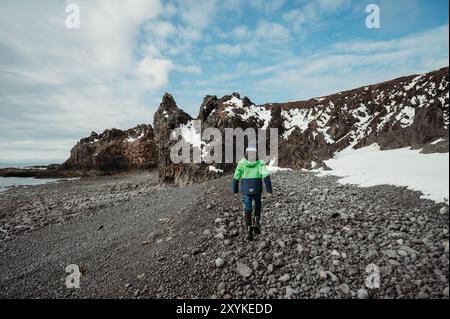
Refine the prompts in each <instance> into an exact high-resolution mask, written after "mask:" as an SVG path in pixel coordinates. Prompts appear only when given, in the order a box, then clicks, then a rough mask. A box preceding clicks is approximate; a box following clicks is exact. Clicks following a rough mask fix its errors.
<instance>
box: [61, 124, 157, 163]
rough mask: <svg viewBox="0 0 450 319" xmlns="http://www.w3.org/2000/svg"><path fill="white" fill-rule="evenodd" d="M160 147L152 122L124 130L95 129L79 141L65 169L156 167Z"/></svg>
mask: <svg viewBox="0 0 450 319" xmlns="http://www.w3.org/2000/svg"><path fill="white" fill-rule="evenodd" d="M156 158H157V149H156V145H155V140H154V134H153V129H152V127H151V126H150V125H146V124H143V125H139V126H137V127H135V128H133V129H129V130H127V131H122V130H118V129H114V128H113V129H108V130H106V131H104V132H103V133H102V134H97V133H95V132H92V134H91V136H89V137H87V138H83V139H81V140H80V141H79V142H78V143H77V145H75V146H74V147H73V148H72V150H71V152H70V158H69V159H68V160H67V161H66V162H65V163H64V164H63V165H62V167H61V169H63V170H74V169H82V170H99V171H117V170H132V169H146V168H153V167H156V165H157V161H156Z"/></svg>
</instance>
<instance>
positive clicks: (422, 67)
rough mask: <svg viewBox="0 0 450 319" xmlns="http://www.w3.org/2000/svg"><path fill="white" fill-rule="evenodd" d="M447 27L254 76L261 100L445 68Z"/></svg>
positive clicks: (358, 44)
mask: <svg viewBox="0 0 450 319" xmlns="http://www.w3.org/2000/svg"><path fill="white" fill-rule="evenodd" d="M448 32H449V29H448V25H445V26H441V27H437V28H434V29H431V30H428V31H427V32H423V33H417V34H413V35H410V36H405V37H402V38H399V39H396V40H392V41H388V42H383V41H381V42H366V41H352V42H345V43H339V44H336V45H335V46H333V47H332V49H331V50H328V51H324V52H321V53H319V54H316V55H313V56H310V57H303V58H296V59H291V60H287V61H284V62H282V63H279V64H276V65H273V66H270V67H265V68H260V69H257V70H254V74H267V77H266V78H264V79H262V80H260V81H258V82H256V83H255V90H258V91H260V92H265V95H266V96H265V98H267V99H268V100H271V99H272V98H271V96H272V95H274V96H275V95H276V96H279V95H280V94H284V95H286V96H290V97H291V98H294V99H307V98H311V97H315V96H322V95H327V94H332V93H336V92H339V91H342V90H346V89H352V88H355V87H359V86H363V85H368V84H373V83H378V82H381V81H385V80H390V79H393V78H396V77H399V76H404V75H409V74H412V73H424V72H428V71H431V70H433V69H438V68H441V67H445V66H448V59H449V52H448V46H449V40H448Z"/></svg>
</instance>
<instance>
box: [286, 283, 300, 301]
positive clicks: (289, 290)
mask: <svg viewBox="0 0 450 319" xmlns="http://www.w3.org/2000/svg"><path fill="white" fill-rule="evenodd" d="M297 293H298V292H297V290H295V289H293V288H292V287H291V286H287V287H286V293H285V295H284V297H285V298H286V299H291V298H292V297H293V296H294V295H295V294H297Z"/></svg>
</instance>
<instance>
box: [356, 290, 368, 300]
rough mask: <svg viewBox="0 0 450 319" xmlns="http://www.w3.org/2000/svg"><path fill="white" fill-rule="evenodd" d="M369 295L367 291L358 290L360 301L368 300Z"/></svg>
mask: <svg viewBox="0 0 450 319" xmlns="http://www.w3.org/2000/svg"><path fill="white" fill-rule="evenodd" d="M368 298H369V293H368V292H367V290H366V289H359V290H358V299H368Z"/></svg>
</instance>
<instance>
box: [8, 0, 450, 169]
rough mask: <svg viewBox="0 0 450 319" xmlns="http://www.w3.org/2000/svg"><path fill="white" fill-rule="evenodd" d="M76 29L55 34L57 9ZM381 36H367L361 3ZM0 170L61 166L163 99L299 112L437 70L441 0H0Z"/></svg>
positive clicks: (59, 23)
mask: <svg viewBox="0 0 450 319" xmlns="http://www.w3.org/2000/svg"><path fill="white" fill-rule="evenodd" d="M71 3H76V4H78V5H79V7H80V19H81V28H80V29H72V30H69V29H67V28H65V25H64V20H65V18H66V13H65V12H64V10H65V6H66V5H67V4H71ZM370 3H375V4H378V5H379V7H380V10H381V16H380V18H381V28H380V29H368V28H366V26H365V20H366V17H367V15H368V13H366V12H365V8H366V6H367V5H368V4H370ZM0 6H1V10H0V132H2V133H1V134H0V163H2V162H3V163H5V162H9V163H11V162H26V163H38V162H55V161H56V162H58V161H63V160H64V159H65V158H67V157H68V155H69V150H70V148H71V146H73V145H74V144H75V143H76V141H77V140H79V139H80V138H82V137H84V136H87V135H89V134H90V132H91V131H92V130H95V131H97V132H100V131H103V130H104V129H106V128H110V127H117V128H121V129H127V128H130V127H134V126H135V125H137V124H140V123H152V121H153V112H154V111H155V110H156V108H157V107H158V105H159V102H160V100H161V96H162V95H163V94H164V92H170V93H172V94H173V95H174V97H175V99H176V101H177V103H178V105H179V106H180V107H182V108H184V109H185V110H186V111H187V112H189V113H191V114H192V115H196V114H197V112H198V108H199V106H200V104H201V101H202V99H203V97H204V96H205V95H206V94H211V95H218V96H222V95H225V94H230V93H231V92H240V93H241V94H242V95H247V96H249V97H250V99H251V100H252V101H254V102H255V103H257V104H262V103H267V102H283V101H292V100H300V99H307V98H311V97H315V96H321V95H326V94H331V93H334V92H338V91H341V90H344V89H351V88H354V87H358V86H363V85H366V84H370V83H377V82H380V81H384V80H389V79H392V78H395V77H398V76H402V75H409V74H413V73H422V72H428V71H431V70H433V69H437V68H440V67H444V66H448V58H449V49H448V45H449V44H448V34H449V29H448V19H449V18H448V11H449V7H448V6H449V2H448V1H444V0H433V1H425V0H397V1H392V0H381V1H375V0H372V1H359V0H316V1H305V0H297V1H295V0H292V1H286V0H275V1H262V0H228V1H226V0H225V1H219V0H183V1H181V0H173V1H159V0H128V1H123V0H115V1H101V0H89V1H88V0H79V1H69V0H67V1H64V0H43V1H31V0H24V1H12V0H4V1H2V3H1V5H0Z"/></svg>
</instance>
